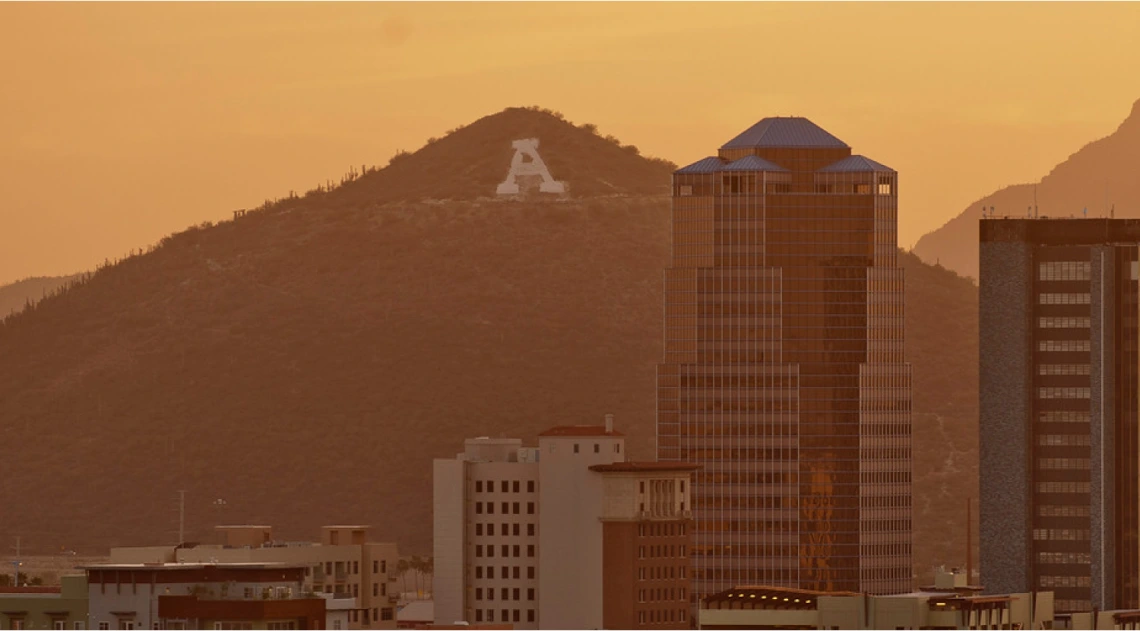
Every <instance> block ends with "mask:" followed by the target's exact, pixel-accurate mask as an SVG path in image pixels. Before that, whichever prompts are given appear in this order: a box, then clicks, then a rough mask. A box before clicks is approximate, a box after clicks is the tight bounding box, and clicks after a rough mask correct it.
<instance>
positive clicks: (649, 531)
mask: <svg viewBox="0 0 1140 631" xmlns="http://www.w3.org/2000/svg"><path fill="white" fill-rule="evenodd" d="M642 484H645V483H644V482H643V483H642ZM684 490H685V483H684V482H681V491H684ZM644 492H645V491H644V490H643V491H642V493H644ZM687 530H688V529H687V528H686V527H685V524H684V523H683V522H682V523H679V522H664V523H660V522H650V523H645V522H641V523H639V524H638V525H637V534H638V536H640V537H679V536H683V535H684V534H685V533H686V531H687Z"/></svg>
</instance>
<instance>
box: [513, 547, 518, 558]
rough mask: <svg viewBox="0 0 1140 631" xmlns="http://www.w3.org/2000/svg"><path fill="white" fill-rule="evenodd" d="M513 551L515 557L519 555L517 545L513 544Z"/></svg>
mask: <svg viewBox="0 0 1140 631" xmlns="http://www.w3.org/2000/svg"><path fill="white" fill-rule="evenodd" d="M514 553H515V556H516V557H517V556H518V555H519V547H518V546H515V548H514Z"/></svg>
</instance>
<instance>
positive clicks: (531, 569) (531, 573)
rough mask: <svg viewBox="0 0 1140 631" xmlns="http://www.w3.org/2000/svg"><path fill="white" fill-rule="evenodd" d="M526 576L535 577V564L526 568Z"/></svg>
mask: <svg viewBox="0 0 1140 631" xmlns="http://www.w3.org/2000/svg"><path fill="white" fill-rule="evenodd" d="M526 577H527V578H534V566H533V565H531V566H528V567H527V568H526Z"/></svg>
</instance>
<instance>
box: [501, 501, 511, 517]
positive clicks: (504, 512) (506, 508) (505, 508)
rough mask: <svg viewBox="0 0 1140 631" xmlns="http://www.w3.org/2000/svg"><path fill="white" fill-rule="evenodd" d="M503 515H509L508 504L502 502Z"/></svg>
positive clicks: (509, 508) (509, 507)
mask: <svg viewBox="0 0 1140 631" xmlns="http://www.w3.org/2000/svg"><path fill="white" fill-rule="evenodd" d="M503 514H504V515H510V514H511V504H510V502H503Z"/></svg>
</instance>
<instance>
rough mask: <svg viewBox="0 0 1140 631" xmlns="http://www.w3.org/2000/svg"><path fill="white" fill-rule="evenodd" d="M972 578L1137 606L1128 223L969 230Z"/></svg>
mask: <svg viewBox="0 0 1140 631" xmlns="http://www.w3.org/2000/svg"><path fill="white" fill-rule="evenodd" d="M980 239H981V244H980V259H981V260H980V270H979V271H980V278H979V281H980V290H979V310H980V322H979V330H980V336H981V339H980V348H979V351H980V355H981V357H980V375H979V376H980V383H981V393H980V412H981V419H980V423H981V463H980V464H981V573H982V574H981V580H982V583H983V584H984V585H985V586H986V587H987V588H989V589H994V590H996V591H999V592H1020V591H1036V590H1045V589H1048V590H1053V591H1055V592H1056V595H1057V610H1058V611H1062V612H1088V611H1091V610H1092V609H1094V608H1095V609H1099V610H1116V609H1136V608H1137V607H1140V585H1138V584H1137V580H1138V574H1140V547H1138V542H1137V517H1138V506H1140V468H1138V466H1137V464H1138V463H1137V454H1138V452H1140V432H1138V431H1137V391H1138V385H1140V382H1138V376H1140V375H1138V359H1140V349H1138V348H1137V344H1138V336H1137V315H1138V312H1137V308H1138V303H1137V250H1138V246H1140V221H1137V220H1132V219H1008V218H1002V219H998V218H986V219H983V220H982V221H981V226H980Z"/></svg>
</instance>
